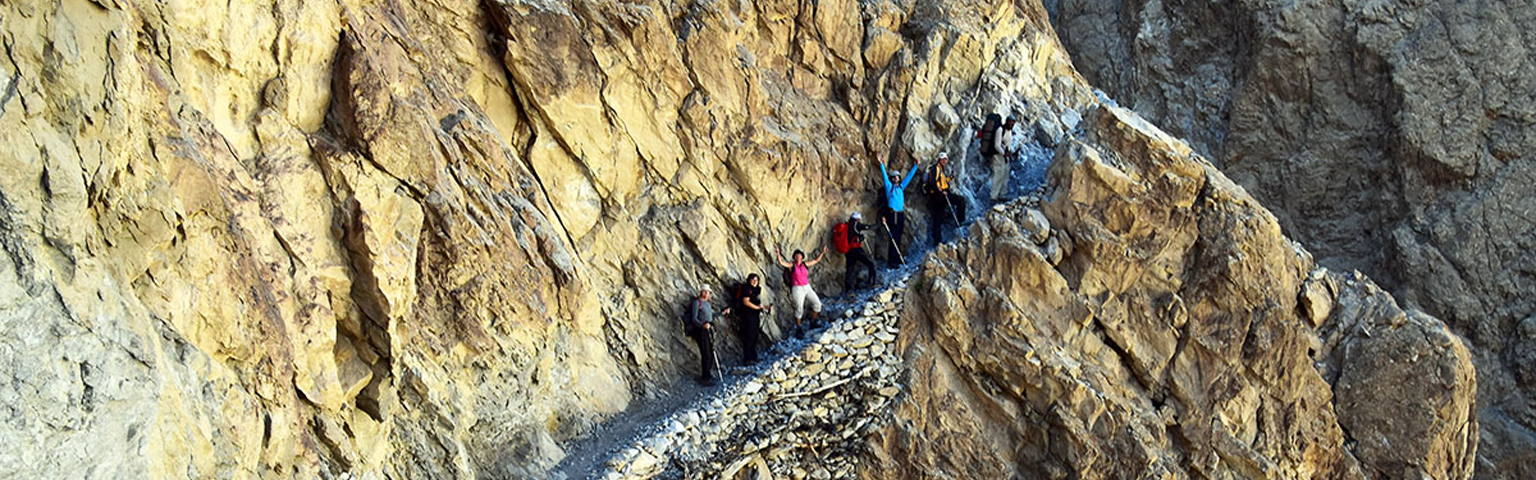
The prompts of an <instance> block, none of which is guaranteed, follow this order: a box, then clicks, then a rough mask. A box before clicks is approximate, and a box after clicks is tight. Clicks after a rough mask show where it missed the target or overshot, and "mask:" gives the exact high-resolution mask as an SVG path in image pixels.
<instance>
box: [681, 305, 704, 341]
mask: <svg viewBox="0 0 1536 480" xmlns="http://www.w3.org/2000/svg"><path fill="white" fill-rule="evenodd" d="M702 301H703V300H699V299H697V298H691V299H688V303H687V304H684V305H683V317H682V318H683V333H687V334H688V336H693V335H697V334H698V333H699V329H698V328H696V327H694V326H693V306H694V305H697V303H696V302H702Z"/></svg>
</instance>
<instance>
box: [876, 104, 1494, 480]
mask: <svg viewBox="0 0 1536 480" xmlns="http://www.w3.org/2000/svg"><path fill="white" fill-rule="evenodd" d="M1087 117H1088V118H1087V120H1085V123H1086V124H1087V125H1086V127H1085V128H1086V133H1087V135H1086V137H1083V138H1079V139H1073V140H1071V141H1070V142H1068V143H1067V144H1064V145H1063V146H1062V147H1060V148H1058V150H1057V154H1058V155H1057V158H1056V160H1055V163H1054V165H1053V167H1052V174H1051V181H1050V186H1049V187H1048V188H1047V191H1046V201H1045V202H1044V204H1043V213H1042V212H1038V211H1034V210H1032V209H1029V208H1026V206H1025V205H1023V204H1022V202H1016V203H1012V204H1008V205H1005V206H1001V207H998V208H996V209H994V210H993V211H991V212H988V214H987V216H986V218H985V219H983V220H981V221H978V222H977V224H976V225H974V226H972V227H971V229H970V233H969V235H968V236H966V237H965V238H964V239H963V240H962V241H961V242H958V243H957V244H955V245H953V246H946V247H943V248H941V249H939V250H938V251H936V252H935V253H934V254H932V255H930V256H929V259H928V260H927V262H926V263H925V264H924V265H923V268H922V270H921V271H920V272H919V273H918V274H917V276H916V277H915V278H914V279H913V280H912V282H911V284H910V287H909V288H908V291H907V292H906V294H905V297H906V298H907V307H906V308H905V309H904V310H903V312H904V313H903V315H902V317H901V320H900V322H901V323H900V326H899V330H900V332H901V335H900V336H899V338H898V339H897V350H898V352H900V355H902V358H903V361H904V364H905V375H906V377H905V379H904V381H903V383H904V384H905V385H906V388H907V392H908V393H906V394H905V395H904V396H903V397H901V401H899V402H898V403H897V405H896V406H895V408H894V409H893V412H892V415H893V416H894V419H893V420H892V421H891V423H890V424H889V425H890V426H889V427H888V428H886V429H884V430H883V431H882V432H880V433H879V434H877V435H874V436H872V437H871V438H870V445H871V448H872V449H873V451H874V452H875V453H873V454H872V455H871V458H872V459H873V461H871V462H870V464H869V468H868V469H867V470H865V471H863V472H861V477H860V478H871V479H873V478H960V477H964V478H1079V479H1097V478H1102V479H1115V478H1211V479H1229V478H1248V479H1253V478H1275V479H1279V478H1335V479H1366V478H1370V479H1377V478H1436V479H1467V478H1471V476H1472V473H1473V470H1474V467H1475V463H1476V462H1475V455H1476V452H1477V450H1478V421H1477V416H1476V413H1475V411H1474V409H1475V406H1476V396H1475V395H1476V390H1477V381H1476V379H1475V375H1474V371H1473V366H1472V363H1471V361H1472V355H1471V354H1470V353H1469V351H1468V349H1467V347H1466V346H1465V345H1464V344H1463V341H1462V340H1461V339H1460V338H1459V337H1457V336H1456V335H1455V334H1453V333H1451V332H1450V331H1449V330H1448V329H1447V328H1446V327H1445V325H1444V324H1442V323H1441V322H1440V321H1438V320H1436V319H1434V318H1433V317H1430V316H1428V315H1426V314H1424V313H1422V312H1420V311H1418V310H1412V309H1410V310H1406V311H1405V310H1404V309H1402V308H1400V307H1399V306H1398V305H1397V303H1396V302H1395V301H1394V300H1393V299H1392V298H1391V296H1390V295H1388V294H1386V293H1384V292H1383V291H1381V290H1380V289H1379V288H1377V287H1376V286H1375V285H1374V284H1372V283H1371V282H1370V281H1369V280H1368V279H1366V278H1364V277H1363V276H1361V275H1359V274H1358V273H1356V274H1352V275H1347V276H1345V275H1338V274H1332V273H1329V272H1328V271H1327V270H1326V269H1323V268H1320V267H1317V266H1315V265H1314V263H1313V260H1312V258H1311V256H1310V254H1308V253H1307V252H1306V250H1305V249H1303V248H1301V246H1299V245H1298V244H1296V243H1294V242H1292V241H1290V240H1288V239H1286V238H1285V237H1284V236H1283V235H1281V233H1280V227H1279V225H1278V223H1277V222H1276V221H1275V219H1274V217H1273V216H1271V215H1270V214H1269V213H1268V212H1267V211H1266V210H1264V208H1263V207H1261V206H1260V205H1259V204H1258V202H1257V201H1255V200H1254V199H1253V198H1251V197H1249V196H1248V194H1247V193H1246V192H1245V191H1244V190H1243V189H1242V188H1241V187H1239V186H1237V185H1236V184H1234V183H1232V182H1231V181H1229V180H1228V179H1227V178H1226V177H1225V176H1223V175H1222V174H1221V173H1219V172H1217V171H1216V170H1215V169H1214V168H1213V167H1212V166H1211V165H1210V164H1209V163H1207V162H1206V161H1205V160H1204V159H1202V158H1201V157H1200V156H1198V155H1196V154H1193V153H1192V152H1191V150H1190V149H1189V148H1188V147H1187V146H1185V144H1184V143H1183V142H1181V141H1179V140H1175V139H1173V138H1171V137H1168V136H1167V135H1165V134H1163V133H1162V132H1161V131H1159V130H1157V129H1156V128H1155V127H1152V126H1151V125H1149V124H1147V123H1145V122H1144V121H1142V120H1141V119H1140V118H1139V117H1138V116H1137V115H1135V114H1134V113H1131V112H1129V111H1126V110H1122V109H1118V108H1115V107H1104V108H1102V109H1098V110H1095V111H1094V112H1091V113H1089V114H1088V115H1087ZM1053 245H1054V246H1055V247H1054V250H1057V251H1060V252H1061V253H1062V254H1063V255H1061V256H1060V257H1057V256H1056V255H1052V254H1051V253H1050V252H1051V251H1052V250H1053V247H1052V246H1053ZM956 472H964V473H958V474H957V473H956Z"/></svg>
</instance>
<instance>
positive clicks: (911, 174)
mask: <svg viewBox="0 0 1536 480" xmlns="http://www.w3.org/2000/svg"><path fill="white" fill-rule="evenodd" d="M916 175H917V165H913V166H912V169H911V171H909V172H907V178H905V179H902V181H901V189H902V190H906V189H907V184H909V183H912V177H914V176H916ZM886 181H887V182H889V181H890V180H886Z"/></svg>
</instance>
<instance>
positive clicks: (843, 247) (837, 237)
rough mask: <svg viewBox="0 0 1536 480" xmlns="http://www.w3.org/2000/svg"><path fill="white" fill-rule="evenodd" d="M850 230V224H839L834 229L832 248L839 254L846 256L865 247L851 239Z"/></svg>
mask: <svg viewBox="0 0 1536 480" xmlns="http://www.w3.org/2000/svg"><path fill="white" fill-rule="evenodd" d="M848 230H849V229H848V222H843V223H839V224H837V226H835V227H832V248H833V249H835V250H837V253H841V254H845V255H846V254H847V253H848V252H849V251H851V250H853V249H855V248H859V247H862V246H863V245H862V244H860V243H859V242H858V241H857V240H854V239H853V238H851V236H850V235H849V234H848Z"/></svg>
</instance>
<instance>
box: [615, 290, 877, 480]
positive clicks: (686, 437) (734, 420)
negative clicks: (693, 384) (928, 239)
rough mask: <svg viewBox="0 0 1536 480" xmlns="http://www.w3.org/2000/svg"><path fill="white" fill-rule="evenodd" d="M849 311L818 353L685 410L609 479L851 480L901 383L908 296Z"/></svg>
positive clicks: (624, 457) (620, 461)
mask: <svg viewBox="0 0 1536 480" xmlns="http://www.w3.org/2000/svg"><path fill="white" fill-rule="evenodd" d="M905 288H906V280H905V279H902V280H900V281H898V282H897V283H896V284H895V285H894V286H892V287H891V288H889V289H887V290H885V291H882V292H880V293H878V294H876V295H874V296H873V297H872V298H871V299H870V300H869V301H868V302H866V303H864V304H863V305H861V306H859V307H856V308H852V309H849V310H847V311H846V312H844V313H843V315H841V316H840V317H839V319H838V320H837V321H836V322H835V323H834V324H833V325H832V326H830V327H828V328H827V329H825V330H824V331H822V332H821V333H819V334H817V336H816V337H815V338H813V339H812V342H811V344H810V345H808V346H806V347H804V348H803V349H801V350H800V351H799V352H798V353H797V354H795V355H788V356H785V357H783V358H780V359H779V360H777V361H775V362H773V364H771V365H769V366H767V367H765V368H762V369H760V370H759V373H758V374H757V375H756V376H754V377H753V378H750V379H744V380H740V381H737V382H736V383H735V384H733V385H731V386H730V387H728V388H726V389H724V390H722V392H721V393H720V394H718V395H716V396H715V397H714V398H712V399H709V400H707V401H703V402H700V403H699V404H696V405H694V406H692V407H690V408H687V409H684V410H681V411H679V412H677V413H675V414H673V416H672V417H670V418H669V419H668V420H665V421H664V422H663V423H662V425H661V427H660V429H659V431H658V432H656V433H654V434H652V435H650V436H648V437H646V438H642V439H640V440H638V441H636V442H635V444H634V445H632V446H630V447H629V448H626V449H624V450H623V451H621V452H620V453H618V454H616V455H614V457H613V458H611V459H609V460H608V462H607V464H606V467H605V470H604V471H601V472H598V473H597V474H596V475H594V477H595V478H601V479H603V480H619V479H625V480H640V479H651V478H672V477H683V478H719V479H733V478H753V479H766V478H783V479H796V480H798V479H804V478H811V479H827V478H851V477H853V476H854V472H855V471H856V470H857V468H856V467H857V463H858V461H859V458H860V455H859V453H860V449H861V448H863V447H861V445H863V444H864V442H862V441H861V439H862V438H863V437H864V436H866V435H868V434H870V433H871V432H874V431H875V430H877V429H878V428H879V427H880V426H881V425H882V423H883V422H884V421H885V419H886V417H887V415H886V413H885V412H887V410H888V407H889V405H890V404H891V401H892V399H893V398H895V397H896V396H897V395H898V394H900V393H901V392H902V391H903V386H902V385H901V384H900V383H899V379H900V376H899V375H898V374H899V373H900V369H901V365H902V362H901V358H900V357H898V356H897V355H896V354H895V343H896V334H897V318H898V317H899V315H900V312H901V308H902V299H901V296H900V295H899V293H898V292H900V291H902V290H904V289H905Z"/></svg>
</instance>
